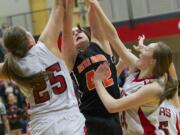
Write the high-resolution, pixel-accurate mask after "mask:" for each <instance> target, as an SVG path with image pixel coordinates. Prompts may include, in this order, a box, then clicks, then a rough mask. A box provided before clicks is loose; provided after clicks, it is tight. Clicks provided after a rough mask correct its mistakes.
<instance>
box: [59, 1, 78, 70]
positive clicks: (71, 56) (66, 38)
mask: <svg viewBox="0 0 180 135" xmlns="http://www.w3.org/2000/svg"><path fill="white" fill-rule="evenodd" d="M73 8H74V0H67V1H66V5H65V16H64V21H63V34H62V48H61V49H62V51H61V54H62V57H63V59H64V60H65V62H66V64H67V66H68V69H69V70H71V69H72V68H73V65H74V63H75V59H76V56H77V51H76V46H75V44H74V39H73V33H74V34H75V31H74V32H73V30H72V25H73Z"/></svg>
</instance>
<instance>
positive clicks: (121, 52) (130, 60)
mask: <svg viewBox="0 0 180 135" xmlns="http://www.w3.org/2000/svg"><path fill="white" fill-rule="evenodd" d="M91 5H92V7H93V8H94V10H95V11H96V12H97V14H98V18H99V20H100V22H101V25H102V27H103V28H104V33H106V34H105V36H106V39H107V40H108V41H109V42H110V45H111V46H112V48H113V50H114V51H115V52H116V54H117V55H118V56H119V57H121V58H122V60H123V61H124V62H125V64H127V65H135V63H136V60H137V58H136V56H135V55H133V54H132V53H130V52H128V50H127V48H126V47H125V45H124V44H123V42H122V41H121V40H120V38H119V36H118V34H117V31H116V29H115V27H114V26H113V25H112V23H111V22H110V20H109V19H108V18H107V17H106V15H105V14H104V12H103V10H102V8H101V7H100V5H99V3H97V2H94V3H91Z"/></svg>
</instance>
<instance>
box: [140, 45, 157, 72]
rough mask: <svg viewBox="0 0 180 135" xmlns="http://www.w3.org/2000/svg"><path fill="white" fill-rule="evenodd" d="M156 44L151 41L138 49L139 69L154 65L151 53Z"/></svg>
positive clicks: (154, 61)
mask: <svg viewBox="0 0 180 135" xmlns="http://www.w3.org/2000/svg"><path fill="white" fill-rule="evenodd" d="M156 46H157V43H151V44H149V45H148V46H146V47H144V48H143V49H142V50H141V51H140V54H139V61H138V63H137V66H138V68H139V69H145V68H153V67H154V66H155V64H156V60H155V59H154V58H153V53H154V50H155V49H156Z"/></svg>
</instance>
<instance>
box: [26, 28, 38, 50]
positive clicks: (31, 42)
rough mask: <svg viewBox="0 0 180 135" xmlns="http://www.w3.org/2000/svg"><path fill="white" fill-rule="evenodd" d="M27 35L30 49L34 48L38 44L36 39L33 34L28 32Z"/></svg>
mask: <svg viewBox="0 0 180 135" xmlns="http://www.w3.org/2000/svg"><path fill="white" fill-rule="evenodd" d="M26 35H27V38H28V41H29V47H30V48H31V47H32V46H34V45H35V44H36V42H35V40H34V37H33V36H32V34H31V33H30V32H28V31H26Z"/></svg>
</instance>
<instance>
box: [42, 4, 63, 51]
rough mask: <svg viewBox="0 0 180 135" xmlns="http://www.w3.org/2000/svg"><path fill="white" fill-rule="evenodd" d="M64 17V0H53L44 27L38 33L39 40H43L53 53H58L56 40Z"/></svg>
mask: <svg viewBox="0 0 180 135" xmlns="http://www.w3.org/2000/svg"><path fill="white" fill-rule="evenodd" d="M63 18H64V0H53V7H52V11H51V14H50V17H49V20H48V23H47V25H46V26H45V29H44V30H43V32H42V33H41V35H40V38H39V40H40V41H41V42H43V43H44V44H45V45H46V46H47V47H48V48H49V49H50V50H51V51H52V52H53V53H54V54H57V53H59V52H58V47H57V40H58V38H59V33H60V31H61V30H62V23H63Z"/></svg>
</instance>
